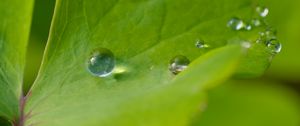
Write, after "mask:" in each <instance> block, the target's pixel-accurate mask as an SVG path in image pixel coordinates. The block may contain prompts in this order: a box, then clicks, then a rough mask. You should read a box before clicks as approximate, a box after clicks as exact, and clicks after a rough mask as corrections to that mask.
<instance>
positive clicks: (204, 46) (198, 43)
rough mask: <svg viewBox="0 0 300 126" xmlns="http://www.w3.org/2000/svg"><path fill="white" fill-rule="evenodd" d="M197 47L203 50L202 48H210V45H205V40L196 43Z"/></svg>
mask: <svg viewBox="0 0 300 126" xmlns="http://www.w3.org/2000/svg"><path fill="white" fill-rule="evenodd" d="M195 46H196V47H197V48H199V49H202V48H208V47H209V45H208V44H205V42H204V41H203V40H200V39H199V40H197V41H196V43H195Z"/></svg>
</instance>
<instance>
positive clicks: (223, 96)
mask: <svg viewBox="0 0 300 126" xmlns="http://www.w3.org/2000/svg"><path fill="white" fill-rule="evenodd" d="M298 97H299V95H298V94H296V93H295V92H294V91H293V90H290V89H288V88H286V87H284V86H280V85H278V84H276V83H274V82H268V81H249V80H246V81H245V80H244V81H241V80H240V81H229V82H226V83H225V84H223V85H222V86H220V87H218V88H216V89H213V90H211V91H209V93H208V102H207V107H206V109H205V110H204V112H203V113H201V114H200V115H199V116H197V117H195V120H196V121H194V124H193V125H192V126H221V125H222V126H299V124H300V109H299V105H300V101H299V98H298Z"/></svg>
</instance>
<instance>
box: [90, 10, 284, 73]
mask: <svg viewBox="0 0 300 126" xmlns="http://www.w3.org/2000/svg"><path fill="white" fill-rule="evenodd" d="M255 11H256V13H257V14H258V15H259V17H258V18H254V19H252V20H251V21H250V22H245V21H243V20H242V19H240V18H237V17H233V18H231V19H230V20H229V21H228V23H227V26H228V27H229V28H231V29H233V30H236V31H240V30H251V29H252V28H254V27H259V26H261V25H266V23H265V19H264V18H265V17H266V16H267V15H268V13H269V9H268V8H266V7H262V6H257V7H256V9H255ZM256 43H260V44H264V45H265V46H266V47H267V48H268V49H269V50H270V51H271V53H273V54H277V53H279V52H280V50H281V44H280V42H279V41H278V40H277V38H276V32H275V31H273V30H270V29H267V30H266V31H264V32H260V37H259V38H258V39H257V40H256ZM195 46H196V47H197V48H200V49H203V48H208V47H209V45H208V44H206V43H205V42H204V41H203V40H196V42H195ZM189 63H190V60H189V59H188V58H187V57H186V56H183V55H177V56H175V57H173V58H172V59H171V60H170V62H169V71H170V72H171V73H173V74H174V75H176V74H178V73H180V72H182V71H184V70H185V69H186V68H187V67H188V65H189ZM115 64H116V61H115V57H114V54H113V53H112V52H111V51H110V50H109V49H106V48H97V49H95V50H94V51H93V52H92V54H91V55H90V57H89V59H88V62H87V69H88V71H89V72H90V73H91V74H92V75H94V76H97V77H107V76H109V75H111V74H112V73H113V71H114V68H115Z"/></svg>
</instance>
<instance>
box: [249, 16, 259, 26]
mask: <svg viewBox="0 0 300 126" xmlns="http://www.w3.org/2000/svg"><path fill="white" fill-rule="evenodd" d="M251 24H252V25H253V26H256V27H258V26H260V25H261V21H260V20H259V19H257V18H254V19H252V20H251Z"/></svg>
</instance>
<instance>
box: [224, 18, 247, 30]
mask: <svg viewBox="0 0 300 126" xmlns="http://www.w3.org/2000/svg"><path fill="white" fill-rule="evenodd" d="M227 26H228V27H230V28H231V29H233V30H241V29H243V28H245V23H244V21H243V20H241V19H239V18H237V17H233V18H231V19H230V20H229V21H228V23H227Z"/></svg>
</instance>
